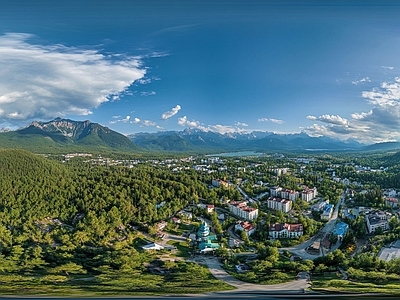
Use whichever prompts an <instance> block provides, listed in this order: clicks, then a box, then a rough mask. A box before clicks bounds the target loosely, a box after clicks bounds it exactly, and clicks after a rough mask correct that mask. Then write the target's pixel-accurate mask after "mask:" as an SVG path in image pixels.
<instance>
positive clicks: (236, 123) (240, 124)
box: [235, 122, 249, 127]
mask: <svg viewBox="0 0 400 300" xmlns="http://www.w3.org/2000/svg"><path fill="white" fill-rule="evenodd" d="M235 126H244V127H247V126H249V124H247V123H242V122H235Z"/></svg>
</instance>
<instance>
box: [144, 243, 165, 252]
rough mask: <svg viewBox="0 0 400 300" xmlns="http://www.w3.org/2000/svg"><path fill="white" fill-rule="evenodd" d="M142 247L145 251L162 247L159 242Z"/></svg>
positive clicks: (161, 248)
mask: <svg viewBox="0 0 400 300" xmlns="http://www.w3.org/2000/svg"><path fill="white" fill-rule="evenodd" d="M142 249H143V250H146V251H149V250H163V249H164V247H163V246H161V245H159V244H156V243H150V244H147V245H144V246H142Z"/></svg>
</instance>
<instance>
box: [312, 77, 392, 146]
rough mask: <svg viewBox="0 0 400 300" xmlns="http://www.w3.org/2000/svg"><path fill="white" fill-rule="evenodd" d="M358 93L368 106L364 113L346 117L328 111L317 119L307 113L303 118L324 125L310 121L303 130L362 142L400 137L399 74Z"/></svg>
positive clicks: (390, 139) (383, 140)
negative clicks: (390, 79)
mask: <svg viewBox="0 0 400 300" xmlns="http://www.w3.org/2000/svg"><path fill="white" fill-rule="evenodd" d="M361 95H362V97H363V98H364V99H365V100H366V101H367V103H368V104H370V105H371V106H372V108H371V109H370V110H369V111H368V112H354V113H352V114H351V115H350V116H351V119H349V120H347V119H346V118H343V117H341V116H338V115H328V114H326V115H322V116H320V117H318V118H317V117H314V116H308V117H307V119H309V120H312V121H319V122H323V123H325V125H318V124H313V125H312V126H310V127H307V128H306V131H307V132H308V133H311V134H315V135H325V136H331V137H336V138H339V139H347V138H354V139H357V140H359V141H361V142H365V143H373V142H385V141H395V140H400V77H396V78H395V79H394V80H393V81H387V82H382V83H381V85H380V87H375V88H373V89H372V90H370V91H363V92H362V94H361Z"/></svg>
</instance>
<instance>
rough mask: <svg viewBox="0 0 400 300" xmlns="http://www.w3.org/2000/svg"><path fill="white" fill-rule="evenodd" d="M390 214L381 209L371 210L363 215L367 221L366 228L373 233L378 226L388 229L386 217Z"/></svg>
mask: <svg viewBox="0 0 400 300" xmlns="http://www.w3.org/2000/svg"><path fill="white" fill-rule="evenodd" d="M390 216H391V214H389V213H386V212H383V211H371V212H369V213H368V214H367V215H366V216H365V219H366V220H365V221H366V223H367V228H368V232H369V233H373V232H375V231H376V229H378V228H382V230H387V229H389V222H388V217H390Z"/></svg>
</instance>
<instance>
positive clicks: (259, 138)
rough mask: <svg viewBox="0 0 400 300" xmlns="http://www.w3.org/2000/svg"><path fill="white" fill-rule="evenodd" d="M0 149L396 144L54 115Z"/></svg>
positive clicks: (5, 138)
mask: <svg viewBox="0 0 400 300" xmlns="http://www.w3.org/2000/svg"><path fill="white" fill-rule="evenodd" d="M0 147H1V148H22V149H26V150H29V151H33V152H52V151H53V152H60V151H63V152H65V150H66V149H68V151H104V150H109V151H124V152H138V151H140V152H144V151H168V152H192V153H210V152H219V151H221V152H227V151H228V152H231V151H244V150H252V151H260V152H263V151H264V152H269V151H380V150H393V149H400V143H397V142H389V143H379V144H373V145H368V146H366V145H364V144H360V143H358V142H357V141H355V140H347V141H339V140H334V139H331V138H328V137H311V136H309V135H307V134H306V133H304V132H301V133H293V134H276V133H273V132H262V131H253V132H250V133H237V132H235V133H225V134H221V133H217V132H212V131H203V130H200V129H185V130H183V131H160V132H156V133H135V134H131V135H128V136H125V135H123V134H120V133H118V132H116V131H113V130H111V129H109V128H107V127H105V126H102V125H100V124H97V123H92V122H90V121H73V120H69V119H61V118H57V119H54V120H52V121H49V122H38V121H34V122H32V123H31V124H30V125H28V126H27V127H25V128H22V129H18V130H16V131H7V130H2V131H0Z"/></svg>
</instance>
